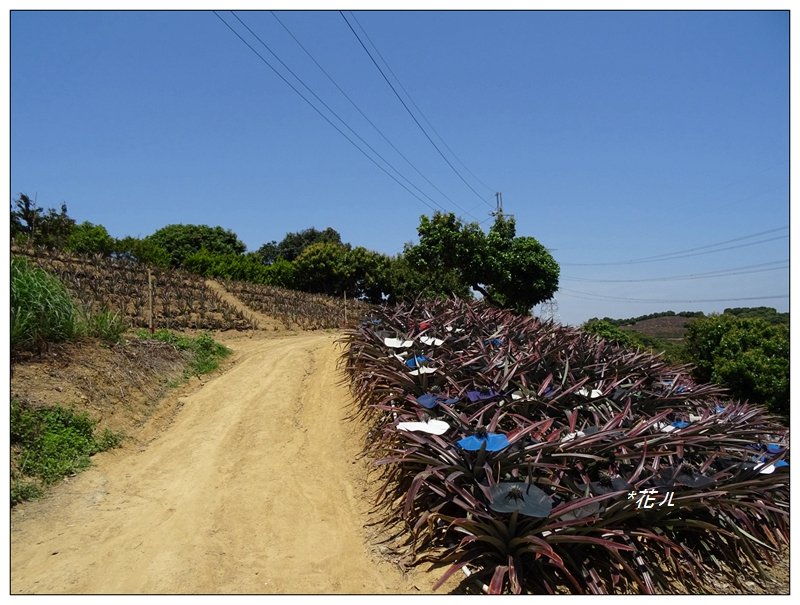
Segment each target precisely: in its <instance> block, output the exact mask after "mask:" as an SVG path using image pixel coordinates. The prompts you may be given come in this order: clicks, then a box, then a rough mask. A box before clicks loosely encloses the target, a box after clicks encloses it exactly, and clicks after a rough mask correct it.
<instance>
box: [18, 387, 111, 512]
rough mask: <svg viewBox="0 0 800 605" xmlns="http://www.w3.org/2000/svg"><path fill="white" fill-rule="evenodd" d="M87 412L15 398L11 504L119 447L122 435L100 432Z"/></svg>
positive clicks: (33, 495) (36, 495)
mask: <svg viewBox="0 0 800 605" xmlns="http://www.w3.org/2000/svg"><path fill="white" fill-rule="evenodd" d="M95 425H96V423H95V421H94V420H92V419H91V418H90V417H89V416H88V414H86V413H85V412H78V411H75V410H73V409H70V408H67V407H63V406H53V407H44V408H34V407H32V406H29V405H27V404H25V403H24V402H21V401H17V400H15V399H12V400H11V506H14V505H15V504H17V503H19V502H22V501H24V500H30V499H33V498H36V497H39V496H41V495H42V493H43V492H44V490H45V488H47V487H48V486H50V485H52V484H54V483H56V482H57V481H59V480H61V479H63V478H64V477H66V476H69V475H74V474H75V473H78V472H80V471H82V470H84V469H86V468H88V466H89V465H90V457H91V456H92V455H94V454H96V453H98V452H102V451H104V450H107V449H111V448H114V447H117V446H118V445H120V443H121V442H122V435H121V434H118V433H114V432H112V431H110V430H108V429H106V430H104V431H103V432H102V433H100V434H97V432H96V431H95Z"/></svg>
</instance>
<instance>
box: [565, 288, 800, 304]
mask: <svg viewBox="0 0 800 605" xmlns="http://www.w3.org/2000/svg"><path fill="white" fill-rule="evenodd" d="M558 292H563V293H566V294H567V295H568V296H572V297H573V298H580V299H583V300H595V301H596V300H605V301H613V302H636V303H709V302H737V301H747V300H762V299H763V300H768V299H778V298H789V296H788V295H787V294H775V295H764V296H747V297H743V298H696V299H691V300H674V299H661V298H625V297H622V296H604V295H602V294H592V293H591V292H583V291H581V290H572V289H570V288H559V289H558ZM576 294H578V295H583V296H575V295H576Z"/></svg>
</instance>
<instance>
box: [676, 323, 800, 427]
mask: <svg viewBox="0 0 800 605" xmlns="http://www.w3.org/2000/svg"><path fill="white" fill-rule="evenodd" d="M686 350H687V353H688V356H689V360H690V361H691V362H692V363H693V364H694V365H695V370H694V375H695V378H697V380H699V381H701V382H716V383H718V384H722V385H724V386H726V387H728V388H730V389H731V393H732V394H733V396H734V397H736V398H739V399H747V400H749V401H752V402H753V403H761V404H764V405H766V406H768V407H769V408H770V409H771V410H772V411H774V412H777V413H779V414H786V415H788V414H789V327H788V326H787V325H785V324H770V323H769V322H768V321H766V320H765V319H762V318H760V317H737V316H735V315H730V314H722V315H712V316H709V317H705V318H699V319H696V320H695V321H693V322H692V323H691V324H689V328H688V332H687V335H686Z"/></svg>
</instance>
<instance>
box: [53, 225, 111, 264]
mask: <svg viewBox="0 0 800 605" xmlns="http://www.w3.org/2000/svg"><path fill="white" fill-rule="evenodd" d="M65 247H66V249H67V250H70V251H72V252H76V253H78V254H102V255H103V256H108V255H109V254H110V253H111V251H112V250H113V248H114V239H113V238H112V237H111V236H110V235H109V234H108V231H106V228H105V227H103V225H93V224H92V223H90V222H89V221H84V222H82V223H81V224H80V225H76V226H75V228H74V229H73V230H72V233H70V235H69V237H68V238H67V243H66V246H65Z"/></svg>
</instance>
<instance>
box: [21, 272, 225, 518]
mask: <svg viewBox="0 0 800 605" xmlns="http://www.w3.org/2000/svg"><path fill="white" fill-rule="evenodd" d="M126 329H127V326H126V325H125V323H124V322H123V321H122V320H121V318H120V316H119V315H118V314H117V313H112V312H110V311H107V310H100V311H91V310H88V309H87V308H81V307H80V306H79V305H77V304H76V303H75V301H74V300H73V299H72V297H71V296H70V293H69V291H68V290H67V288H66V287H65V286H64V285H63V284H62V283H61V281H60V280H59V279H58V278H57V277H55V276H53V275H51V274H49V273H48V272H46V271H44V270H43V269H40V268H37V267H33V266H31V265H30V264H29V263H28V262H27V261H26V260H25V259H22V258H13V259H12V261H11V330H10V332H11V352H12V355H14V356H15V358H16V359H17V360H18V359H19V356H20V355H23V354H26V355H28V356H29V357H30V356H31V355H33V356H34V357H35V356H41V354H42V353H44V352H45V351H47V349H48V347H50V346H51V345H54V344H57V343H64V342H69V341H77V340H81V339H85V338H96V339H99V340H100V342H101V343H103V344H105V345H106V346H111V345H114V346H122V347H124V346H125V341H124V338H123V335H124V333H125V331H126ZM137 336H138V338H140V339H146V340H156V341H159V342H163V343H167V344H169V345H171V346H172V347H174V348H175V349H176V350H179V351H184V352H186V353H187V365H186V369H185V370H184V378H188V377H190V376H200V375H202V374H206V373H209V372H212V371H214V370H215V369H216V368H217V367H218V365H219V362H220V360H221V359H223V358H224V357H225V356H227V355H228V354H229V353H230V351H229V349H227V348H226V347H224V346H223V345H221V344H219V343H217V342H215V341H214V339H213V338H212V337H211V335H210V334H208V333H202V334H200V335H199V336H196V337H190V336H184V335H179V334H175V333H172V332H170V331H169V330H159V331H157V332H155V334H150V333H149V332H147V331H146V330H145V331H143V333H140V334H138V335H137ZM95 427H96V421H95V420H93V419H92V418H91V417H90V416H89V415H88V414H87V413H86V412H85V411H81V410H79V409H77V408H76V407H72V406H65V405H63V404H61V403H58V404H56V405H47V406H40V405H37V406H33V405H31V404H29V403H28V402H26V401H24V400H20V399H16V398H12V400H11V410H10V434H11V505H12V506H13V505H15V504H17V503H19V502H22V501H24V500H29V499H32V498H36V497H39V496H40V495H42V494H43V493H44V491H45V490H46V489H47V488H48V487H49V486H51V485H53V484H54V483H56V482H57V481H59V480H61V479H62V478H64V477H65V476H69V475H73V474H75V473H78V472H80V471H82V470H84V469H86V468H87V467H88V466H89V465H90V458H91V456H93V455H94V454H96V453H98V452H101V451H104V450H107V449H110V448H113V447H117V446H118V445H120V444H121V442H122V440H123V435H122V434H121V433H115V432H113V431H110V430H108V429H105V430H104V431H102V432H101V433H99V434H98V433H97V432H96V430H95Z"/></svg>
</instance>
